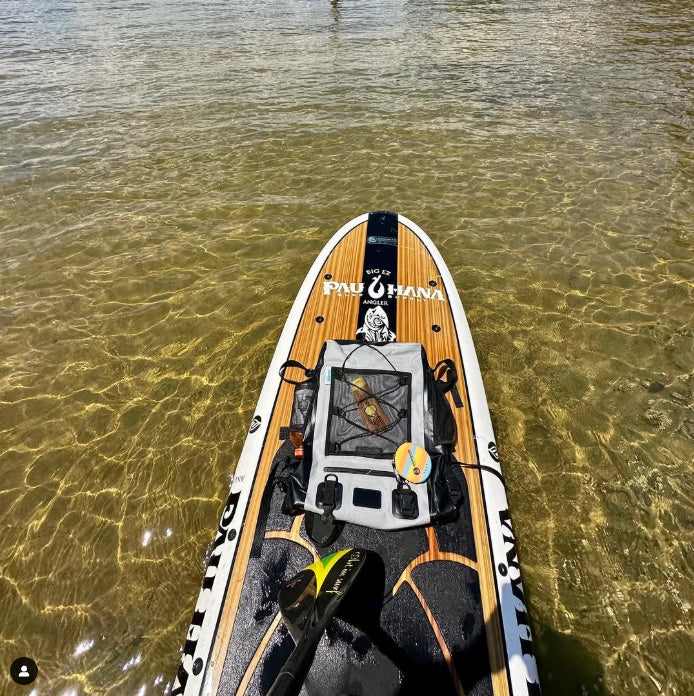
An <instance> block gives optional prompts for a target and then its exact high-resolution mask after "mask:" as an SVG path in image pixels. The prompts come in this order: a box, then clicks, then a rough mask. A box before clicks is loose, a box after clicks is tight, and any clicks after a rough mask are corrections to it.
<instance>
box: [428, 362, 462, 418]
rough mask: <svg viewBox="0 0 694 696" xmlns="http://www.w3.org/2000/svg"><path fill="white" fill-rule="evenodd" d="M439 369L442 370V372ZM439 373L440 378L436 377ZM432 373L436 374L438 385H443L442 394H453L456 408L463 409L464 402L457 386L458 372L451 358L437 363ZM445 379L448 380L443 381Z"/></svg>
mask: <svg viewBox="0 0 694 696" xmlns="http://www.w3.org/2000/svg"><path fill="white" fill-rule="evenodd" d="M439 368H441V370H440V371H439ZM437 371H438V372H439V374H438V376H437V375H436V373H437ZM432 372H433V373H434V377H435V379H436V384H437V385H439V384H440V385H441V387H440V388H441V393H442V394H445V393H446V392H451V396H452V397H453V403H454V404H455V405H456V408H462V407H463V400H462V399H461V398H460V394H459V393H458V388H457V387H456V386H455V385H456V382H457V381H458V370H457V369H456V366H455V363H454V362H453V361H452V360H451V359H450V358H444V359H443V360H439V361H438V362H437V363H436V365H435V366H434V369H433V370H432ZM444 377H446V379H443V378H444Z"/></svg>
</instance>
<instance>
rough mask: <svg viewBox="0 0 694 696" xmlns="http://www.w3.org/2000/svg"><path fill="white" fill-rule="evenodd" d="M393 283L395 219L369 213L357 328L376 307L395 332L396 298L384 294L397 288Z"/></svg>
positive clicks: (395, 271) (392, 215) (395, 276)
mask: <svg viewBox="0 0 694 696" xmlns="http://www.w3.org/2000/svg"><path fill="white" fill-rule="evenodd" d="M397 282H398V216H397V215H396V214H395V213H389V212H387V211H379V212H376V213H369V220H368V222H367V224H366V248H365V251H364V270H363V274H362V283H363V284H364V290H363V291H362V295H361V299H360V302H359V318H358V320H357V327H358V328H363V327H364V322H365V320H366V313H367V312H368V311H369V310H371V309H374V308H375V307H380V308H381V309H382V310H383V311H384V312H385V315H386V317H387V322H388V328H389V329H390V331H393V332H394V331H395V325H396V319H397V317H396V314H397V299H398V298H397V293H393V292H390V293H389V292H388V286H389V285H391V286H397ZM357 337H358V338H362V339H363V338H367V339H368V340H377V339H374V338H368V337H365V336H364V334H363V333H362V334H359V335H358V336H357ZM385 340H390V339H389V338H386V339H385Z"/></svg>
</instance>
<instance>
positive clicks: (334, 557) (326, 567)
mask: <svg viewBox="0 0 694 696" xmlns="http://www.w3.org/2000/svg"><path fill="white" fill-rule="evenodd" d="M351 550H352V549H344V550H343V551H336V552H335V553H331V554H330V555H329V556H325V557H324V558H321V559H320V560H318V561H316V562H315V563H313V564H311V565H310V566H308V568H306V570H311V571H313V573H314V574H315V576H316V593H318V592H320V588H321V585H322V584H323V582H325V578H326V577H328V573H329V572H330V570H331V568H332V567H333V566H334V565H335V564H336V563H337V562H338V561H339V560H340V559H341V558H342V557H343V556H344V555H345V554H346V553H349V552H350V551H351Z"/></svg>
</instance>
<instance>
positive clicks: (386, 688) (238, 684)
mask: <svg viewBox="0 0 694 696" xmlns="http://www.w3.org/2000/svg"><path fill="white" fill-rule="evenodd" d="M333 339H339V340H343V341H366V342H375V343H377V344H378V343H386V342H409V343H419V344H422V345H423V346H424V349H425V351H426V355H427V356H428V359H429V363H430V364H431V365H434V364H435V363H436V362H438V361H439V360H444V359H449V360H452V361H453V362H454V363H455V364H456V365H457V371H458V375H459V381H458V395H456V398H454V399H452V395H451V393H448V394H447V395H446V396H445V398H446V399H448V400H449V403H450V402H451V401H452V400H454V401H457V402H458V403H457V404H455V405H454V404H452V403H450V406H451V410H452V413H453V414H454V417H455V421H456V426H457V441H456V444H455V450H454V455H455V458H456V459H457V461H458V462H460V463H461V464H462V471H463V474H464V478H462V481H463V487H464V488H465V489H466V490H464V491H463V493H464V494H463V496H462V500H463V502H462V504H461V505H460V508H459V515H458V517H457V519H455V520H454V521H450V522H447V523H444V524H437V525H429V526H415V527H412V528H408V529H396V530H394V531H384V530H383V529H375V528H373V527H370V526H361V525H358V524H352V523H349V522H348V523H347V524H345V525H344V528H343V529H342V532H341V534H340V537H339V538H338V539H337V540H336V541H335V542H334V543H333V544H332V545H330V546H329V548H317V547H316V545H315V544H314V543H313V542H312V541H311V538H310V536H309V534H308V533H307V532H306V528H305V521H306V520H305V517H304V515H303V514H299V515H295V516H291V515H288V514H284V513H283V512H282V509H281V508H282V503H283V499H284V494H283V491H282V490H281V488H280V487H272V486H271V485H270V486H269V485H268V483H270V484H271V483H272V477H273V476H274V475H275V472H276V470H277V467H276V463H277V461H278V457H279V456H280V455H281V453H283V452H285V451H287V450H288V448H289V450H290V451H294V447H293V445H292V444H291V442H290V440H289V437H290V433H289V428H288V426H289V424H290V418H291V411H292V402H293V398H294V387H293V386H292V385H291V384H289V383H287V382H286V381H283V380H282V379H281V378H280V368H281V366H282V365H283V364H284V363H285V362H286V361H288V360H293V361H297V362H299V363H302V364H303V365H304V366H315V365H316V362H317V360H318V358H319V353H320V351H321V348H322V347H323V345H324V342H325V341H331V340H333ZM353 388H354V389H359V387H354V385H353ZM365 408H366V407H364V409H365ZM364 409H363V410H364ZM408 447H409V449H407V448H405V449H406V452H405V454H403V455H402V456H403V457H404V456H407V455H409V456H410V458H411V459H412V462H414V459H413V457H414V454H412V447H413V445H408ZM422 457H423V460H422V461H424V462H425V460H426V459H427V455H426V453H422ZM426 465H428V464H426V462H425V464H424V465H423V468H425V466H426ZM394 466H395V460H394ZM398 466H400V465H399V464H398ZM411 469H412V468H411V467H409V466H408V464H407V462H405V463H403V464H402V467H400V469H399V472H400V474H403V472H405V473H406V474H407V476H408V478H409V481H412V482H413V483H406V484H405V485H406V486H408V487H409V486H413V487H415V486H417V485H419V486H422V485H426V484H423V483H417V481H418V479H417V477H416V476H414V475H413V474H412V473H411ZM367 473H369V472H367ZM427 475H428V474H427ZM420 490H421V489H420ZM268 491H269V493H268ZM366 504H367V507H368V506H369V505H370V504H369V503H368V502H367V503H366ZM307 509H308V507H307ZM347 547H350V548H353V547H360V548H363V549H366V550H368V551H370V552H373V553H374V555H375V556H377V557H379V558H380V559H382V564H383V569H384V578H383V580H382V584H383V601H382V606H380V607H379V627H378V633H379V636H378V638H375V637H374V635H372V634H370V633H368V632H363V631H361V630H360V629H359V628H355V626H354V625H353V624H350V623H348V622H345V621H342V620H340V619H335V620H333V621H332V623H331V624H330V625H329V626H328V630H327V632H326V634H325V635H323V638H322V640H321V642H320V643H319V645H318V649H317V652H316V655H315V658H314V660H313V665H312V667H311V669H310V671H309V673H308V676H307V677H306V680H305V683H304V686H303V690H302V694H306V695H310V696H340V695H345V696H347V695H350V696H360V695H364V696H367V695H368V696H371V695H375V696H376V695H378V696H381V695H382V696H390V695H392V696H395V695H396V694H399V695H404V694H409V693H414V692H415V691H417V692H419V691H421V689H422V688H427V689H428V690H429V691H430V692H431V693H436V694H437V695H439V696H445V695H448V694H451V695H452V696H453V695H455V696H462V695H463V694H464V695H466V696H487V695H489V696H491V695H494V696H536V695H537V694H539V693H540V687H539V685H538V678H537V669H536V665H535V658H534V656H533V651H532V643H531V634H530V626H529V619H528V614H527V611H526V606H525V601H524V595H523V588H522V585H521V579H520V570H519V565H518V555H517V551H516V543H515V539H514V534H513V528H512V525H511V520H510V516H509V512H508V502H507V498H506V490H505V483H504V479H503V476H502V474H501V468H500V466H499V455H498V452H497V447H496V441H495V438H494V433H493V430H492V424H491V420H490V416H489V409H488V406H487V400H486V396H485V393H484V387H483V384H482V377H481V374H480V370H479V365H478V362H477V356H476V354H475V349H474V346H473V343H472V337H471V335H470V330H469V327H468V324H467V321H466V318H465V314H464V312H463V307H462V304H461V301H460V297H459V295H458V292H457V290H456V288H455V285H454V283H453V280H452V278H451V275H450V273H449V271H448V269H447V267H446V265H445V263H444V261H443V259H442V258H441V255H440V254H439V252H438V250H437V249H436V247H435V246H434V244H433V243H432V242H431V240H430V239H429V237H427V235H426V234H425V233H424V232H423V231H422V230H421V229H420V228H419V227H418V226H417V225H416V224H414V223H413V222H411V221H410V220H408V219H407V218H405V217H403V216H401V215H395V214H393V213H388V212H377V213H370V214H365V215H361V216H359V217H357V218H355V219H354V220H352V221H350V222H349V223H347V224H346V225H345V226H344V227H342V228H341V229H340V230H339V231H338V232H337V233H336V234H335V235H334V236H333V237H332V239H330V241H329V242H328V243H327V245H326V246H325V248H324V249H323V251H321V253H320V254H319V256H318V258H317V259H316V261H315V262H314V264H313V266H312V267H311V270H310V271H309V273H308V276H307V277H306V279H305V280H304V282H303V284H302V286H301V289H300V291H299V294H298V296H297V298H296V301H295V302H294V305H293V307H292V309H291V312H290V313H289V317H288V319H287V323H286V325H285V327H284V330H283V331H282V335H281V337H280V339H279V343H278V345H277V349H276V351H275V355H274V357H273V359H272V362H271V364H270V368H269V371H268V376H267V378H266V380H265V383H264V385H263V389H262V392H261V394H260V399H259V401H258V406H257V408H256V411H255V414H254V415H253V419H252V421H251V424H250V429H249V432H248V437H247V439H246V442H245V445H244V447H243V451H242V452H241V456H240V459H239V462H238V466H237V468H236V472H235V475H234V478H233V482H232V485H231V491H230V494H229V498H228V500H227V503H226V506H225V507H224V511H223V513H222V518H221V522H220V524H219V529H218V531H217V535H216V538H215V540H214V543H213V549H212V552H211V554H210V557H209V561H208V564H207V568H206V570H205V574H204V579H203V583H202V590H201V592H200V596H199V598H198V602H197V605H196V608H195V613H194V616H193V621H192V623H191V625H190V628H189V630H188V634H187V640H186V642H185V645H184V647H183V658H182V661H181V664H180V667H179V670H178V674H177V677H176V680H175V682H174V686H173V689H172V692H171V693H172V694H173V695H174V696H176V695H179V694H183V695H184V696H199V695H203V694H204V695H206V696H207V695H210V696H214V695H216V694H220V695H223V696H232V695H236V696H265V694H267V692H268V691H269V690H270V688H271V687H272V684H273V682H274V681H275V679H276V677H277V675H278V674H279V673H280V671H281V669H282V666H283V664H284V663H285V661H286V660H287V659H288V657H289V655H290V654H291V653H292V650H293V648H294V643H293V641H292V638H291V636H290V634H289V632H288V630H287V628H286V627H285V625H284V623H283V622H282V619H281V615H280V611H279V606H278V594H279V592H280V590H281V589H282V587H283V586H284V584H285V583H286V582H287V581H288V580H289V579H290V578H292V577H293V576H295V575H296V574H297V573H298V572H299V571H300V570H301V569H302V568H304V567H305V566H307V565H310V564H312V563H314V562H315V561H317V560H318V559H319V557H320V556H323V555H325V554H326V553H332V552H334V551H338V550H340V549H344V548H347ZM384 636H385V638H384ZM403 658H404V659H403Z"/></svg>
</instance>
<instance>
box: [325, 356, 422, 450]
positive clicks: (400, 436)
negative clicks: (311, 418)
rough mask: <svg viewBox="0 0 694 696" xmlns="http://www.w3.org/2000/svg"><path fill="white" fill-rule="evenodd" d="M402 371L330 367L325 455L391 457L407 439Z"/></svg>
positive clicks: (406, 385) (407, 385) (407, 408)
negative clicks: (330, 377) (330, 382)
mask: <svg viewBox="0 0 694 696" xmlns="http://www.w3.org/2000/svg"><path fill="white" fill-rule="evenodd" d="M410 379H411V376H410V375H409V374H408V373H406V372H381V371H377V370H344V369H340V368H335V367H334V368H332V387H331V390H330V414H329V416H328V432H327V438H326V452H325V453H326V454H352V455H357V456H363V457H383V458H387V457H392V456H393V454H395V450H396V449H397V448H398V447H399V446H400V445H401V444H402V443H403V442H407V441H409V439H410Z"/></svg>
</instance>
